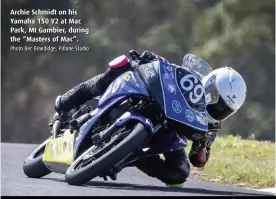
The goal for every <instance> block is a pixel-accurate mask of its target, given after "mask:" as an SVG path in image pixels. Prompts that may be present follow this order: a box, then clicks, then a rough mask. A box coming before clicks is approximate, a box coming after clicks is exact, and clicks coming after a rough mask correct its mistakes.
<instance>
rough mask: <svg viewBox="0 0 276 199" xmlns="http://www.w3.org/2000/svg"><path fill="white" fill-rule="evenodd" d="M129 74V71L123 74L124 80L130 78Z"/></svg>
mask: <svg viewBox="0 0 276 199" xmlns="http://www.w3.org/2000/svg"><path fill="white" fill-rule="evenodd" d="M130 78H131V76H130V74H129V73H127V74H126V75H125V76H124V80H126V81H128V80H130Z"/></svg>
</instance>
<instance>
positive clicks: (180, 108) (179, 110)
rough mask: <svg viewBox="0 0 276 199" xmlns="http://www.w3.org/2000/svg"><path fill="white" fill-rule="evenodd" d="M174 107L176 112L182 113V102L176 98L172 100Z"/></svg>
mask: <svg viewBox="0 0 276 199" xmlns="http://www.w3.org/2000/svg"><path fill="white" fill-rule="evenodd" d="M172 108H173V111H174V112H176V113H181V112H182V107H181V104H180V102H179V101H177V100H174V101H173V102H172Z"/></svg>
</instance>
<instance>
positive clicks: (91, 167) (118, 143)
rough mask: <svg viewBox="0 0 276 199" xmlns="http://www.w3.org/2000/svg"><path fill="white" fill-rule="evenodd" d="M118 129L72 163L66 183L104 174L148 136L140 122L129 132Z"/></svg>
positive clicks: (83, 181) (79, 183) (79, 182)
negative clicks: (107, 138) (109, 137)
mask: <svg viewBox="0 0 276 199" xmlns="http://www.w3.org/2000/svg"><path fill="white" fill-rule="evenodd" d="M118 131H120V129H119V130H117V133H115V136H113V137H111V139H110V140H109V141H107V142H104V143H102V144H101V145H99V146H95V145H93V146H92V147H90V148H89V149H88V150H86V151H85V152H84V153H83V154H82V155H81V156H80V157H78V158H77V159H76V160H75V161H74V162H73V163H72V165H71V166H70V167H69V168H68V169H67V171H66V174H65V179H66V181H67V183H68V184H71V185H82V184H84V183H86V182H88V181H90V180H91V179H93V178H95V177H97V176H99V175H101V174H104V172H106V171H108V170H109V169H111V168H112V167H113V166H114V165H115V164H116V163H118V162H119V161H120V160H122V159H123V158H124V157H126V156H127V155H128V154H130V153H132V152H133V151H134V150H136V149H137V148H138V147H140V146H141V145H142V144H143V142H144V141H145V140H146V139H147V138H148V137H149V133H148V131H147V129H146V128H145V127H144V126H143V125H142V124H140V123H138V124H137V125H136V126H135V127H134V129H133V130H132V132H130V133H129V131H130V130H122V129H121V131H120V132H119V133H118ZM127 131H128V132H127ZM124 135H126V136H124Z"/></svg>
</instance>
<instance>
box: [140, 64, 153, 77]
mask: <svg viewBox="0 0 276 199" xmlns="http://www.w3.org/2000/svg"><path fill="white" fill-rule="evenodd" d="M143 70H144V73H145V76H146V78H147V79H149V78H153V77H156V73H155V70H154V68H153V67H152V66H149V65H147V66H145V67H144V68H143Z"/></svg>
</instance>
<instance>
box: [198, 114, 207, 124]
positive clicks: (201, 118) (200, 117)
mask: <svg viewBox="0 0 276 199" xmlns="http://www.w3.org/2000/svg"><path fill="white" fill-rule="evenodd" d="M196 121H198V122H199V123H200V124H202V125H207V118H206V117H204V116H203V115H202V114H201V113H200V114H198V115H196Z"/></svg>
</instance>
